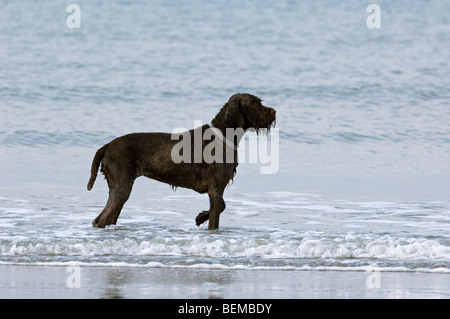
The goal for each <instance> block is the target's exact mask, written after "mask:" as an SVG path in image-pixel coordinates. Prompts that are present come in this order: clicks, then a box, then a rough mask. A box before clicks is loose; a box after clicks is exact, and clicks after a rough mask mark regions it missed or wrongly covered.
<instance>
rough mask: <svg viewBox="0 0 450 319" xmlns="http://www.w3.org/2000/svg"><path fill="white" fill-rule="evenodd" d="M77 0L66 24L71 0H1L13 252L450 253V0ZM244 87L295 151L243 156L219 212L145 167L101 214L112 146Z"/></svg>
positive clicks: (270, 261) (191, 263)
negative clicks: (152, 176)
mask: <svg viewBox="0 0 450 319" xmlns="http://www.w3.org/2000/svg"><path fill="white" fill-rule="evenodd" d="M78 3H79V5H80V7H81V11H82V20H81V28H80V29H69V28H67V26H66V18H67V16H68V15H69V14H68V13H66V10H65V9H66V6H67V4H66V3H64V2H60V1H41V2H39V5H37V4H36V3H35V2H32V1H21V2H20V3H15V2H10V1H0V43H1V45H0V154H1V156H0V216H1V218H0V252H1V255H0V262H2V263H13V264H16V263H17V264H23V263H33V264H65V263H72V262H76V263H80V264H99V265H113V264H115V265H128V266H146V267H193V268H210V267H213V268H214V267H215V268H238V269H241V268H244V269H253V268H258V269H302V270H307V269H319V270H336V269H337V270H355V269H356V270H364V269H366V267H367V266H368V265H377V266H379V267H382V268H383V269H384V270H396V271H420V272H444V273H448V272H449V271H450V236H449V233H450V231H449V230H450V227H449V225H450V203H449V196H450V194H449V192H450V166H449V162H450V161H449V160H448V159H449V158H450V156H449V155H450V126H449V124H448V123H450V111H449V108H448V101H449V98H450V77H449V76H448V74H450V67H449V64H448V61H449V60H450V53H449V52H450V50H449V44H450V21H449V19H448V17H447V12H448V11H449V10H450V6H449V4H448V3H447V2H445V1H438V0H435V1H428V2H419V3H414V4H410V3H409V2H407V1H396V2H395V3H391V2H389V1H380V2H378V4H379V5H380V7H381V10H382V11H381V12H382V13H381V19H382V27H381V29H369V28H367V26H366V18H367V16H368V15H369V14H368V13H366V6H367V5H368V3H361V2H360V1H345V2H338V1H333V2H327V3H322V2H317V1H315V2H312V1H311V2H296V1H277V2H270V1H247V2H241V1H239V2H238V1H235V2H234V1H232V2H214V4H213V3H210V2H207V1H201V0H197V1H189V2H178V1H177V2H166V1H149V2H147V1H137V2H133V3H127V2H124V1H115V2H110V1H100V2H95V3H92V2H88V1H79V2H78ZM236 92H248V93H252V94H255V95H257V96H259V97H261V98H262V99H263V100H264V104H265V105H268V106H272V107H274V108H276V109H277V128H278V129H279V154H278V155H279V167H278V170H277V171H276V172H275V174H269V175H262V174H260V168H261V166H264V165H263V164H262V163H261V162H258V163H242V164H241V165H240V166H239V167H238V174H237V176H236V178H235V182H234V184H232V185H230V186H229V187H228V188H227V190H226V192H225V200H226V202H227V209H226V211H225V212H224V214H223V215H222V218H221V229H220V231H217V232H208V231H207V230H205V229H204V227H202V228H197V227H196V226H195V224H194V218H195V216H196V215H197V214H198V213H199V212H200V211H202V210H203V209H205V207H207V206H208V199H207V197H205V196H203V195H198V194H195V193H194V192H192V191H188V190H183V189H178V190H177V191H176V192H175V193H173V192H172V191H171V190H170V188H169V187H168V186H167V185H163V184H159V183H156V182H153V181H148V180H144V179H139V180H137V182H136V184H135V187H134V191H133V193H132V196H131V198H130V200H129V201H128V203H127V204H126V206H125V208H124V210H123V212H122V215H121V217H120V218H119V221H118V224H117V226H113V227H107V228H106V229H103V230H102V229H93V228H92V227H91V221H92V219H94V218H95V217H96V216H97V215H98V213H99V212H100V211H101V209H102V208H103V205H104V203H105V201H106V196H107V188H106V185H105V182H104V181H103V180H102V179H101V178H100V177H99V178H98V179H97V182H96V184H95V186H94V189H93V190H92V191H91V192H87V191H86V190H85V189H86V188H85V187H86V186H85V185H86V183H87V180H88V177H89V170H90V165H91V161H92V157H93V155H94V154H95V151H96V150H97V149H98V148H99V147H100V146H102V145H103V144H105V143H107V142H109V141H110V140H111V139H112V138H114V137H116V136H120V135H122V134H126V133H129V132H141V131H165V132H171V131H173V130H174V129H176V128H180V127H186V128H192V127H193V126H194V120H202V121H203V122H204V123H207V122H209V121H210V120H211V119H212V118H213V116H214V115H215V114H216V113H217V111H218V109H219V108H220V107H221V106H222V105H223V104H224V103H225V102H226V101H227V100H228V98H229V96H231V95H232V94H234V93H236ZM262 138H265V137H262ZM241 151H242V150H241ZM244 151H245V150H244Z"/></svg>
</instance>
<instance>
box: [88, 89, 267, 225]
mask: <svg viewBox="0 0 450 319" xmlns="http://www.w3.org/2000/svg"><path fill="white" fill-rule="evenodd" d="M275 113H276V111H275V110H274V109H273V108H270V107H265V106H263V105H262V104H261V100H260V99H259V98H257V97H256V96H253V95H250V94H235V95H233V96H232V97H231V98H230V99H229V101H228V102H227V103H226V104H225V105H224V106H223V107H222V109H221V110H220V111H219V113H218V114H217V115H216V117H215V118H214V119H213V120H212V121H211V125H203V126H201V127H198V128H196V129H193V130H190V131H187V132H184V133H180V134H168V133H134V134H128V135H125V136H122V137H118V138H116V139H114V140H113V141H111V142H110V143H108V144H106V145H105V146H103V147H101V148H100V149H99V150H98V151H97V153H96V154H95V157H94V160H93V162H92V168H91V177H90V179H89V183H88V185H87V189H88V190H91V189H92V186H93V185H94V182H95V179H96V177H97V171H98V168H99V166H100V163H101V165H102V166H101V172H103V174H104V175H105V178H106V181H107V183H108V187H109V198H108V201H107V203H106V206H105V208H104V209H103V211H102V212H101V214H100V215H99V216H98V217H97V218H96V219H94V221H93V222H92V225H93V226H94V227H101V228H103V227H105V226H106V225H111V224H116V222H117V219H118V218H119V214H120V211H121V210H122V207H123V205H124V204H125V202H126V201H127V200H128V197H129V196H130V193H131V189H132V187H133V183H134V180H135V179H136V178H137V177H139V176H142V175H143V176H146V177H148V178H152V179H155V180H157V181H160V182H164V183H167V184H170V185H171V186H172V187H173V188H176V187H185V188H190V189H193V190H194V191H196V192H199V193H201V194H203V193H208V195H209V202H210V208H209V210H208V211H203V212H201V213H200V214H198V216H197V218H196V224H197V226H199V225H200V224H202V223H204V222H205V221H207V220H209V224H208V229H217V228H219V214H220V213H222V212H223V210H224V209H225V202H224V200H223V197H222V196H223V192H224V190H225V187H226V186H227V184H228V183H229V181H230V180H232V179H233V177H234V175H235V174H236V167H237V165H238V160H237V146H238V144H239V141H240V139H241V138H242V136H243V134H244V133H245V132H246V131H247V130H253V131H256V132H257V133H258V132H259V131H260V130H262V129H264V130H265V132H268V131H269V130H270V127H271V126H272V125H274V123H275ZM231 129H232V130H234V135H233V136H232V137H231V138H229V137H228V138H227V137H226V136H228V135H229V134H227V135H226V133H227V132H229V131H230V130H231ZM238 129H239V130H238ZM208 130H210V131H211V132H212V134H209V139H208V137H207V136H208V134H206V133H207V131H208ZM211 132H209V133H211ZM236 132H237V133H236ZM212 136H214V138H212ZM198 137H200V140H199V139H198ZM180 138H182V139H183V143H185V144H180V143H181V142H180V141H179V139H180ZM199 141H200V142H199ZM212 141H215V143H214V145H213V144H210V143H212ZM208 144H209V146H208ZM180 145H182V146H183V145H184V146H187V147H184V148H183V147H182V148H181V149H180ZM211 145H212V146H215V147H212V148H211ZM207 147H209V151H210V153H209V157H210V158H209V160H208V159H207V158H205V153H206V148H207ZM180 151H182V153H183V154H182V155H180ZM230 155H231V156H230ZM180 157H181V158H182V159H183V160H182V161H180V160H179V159H180ZM211 158H213V159H214V160H213V161H211Z"/></svg>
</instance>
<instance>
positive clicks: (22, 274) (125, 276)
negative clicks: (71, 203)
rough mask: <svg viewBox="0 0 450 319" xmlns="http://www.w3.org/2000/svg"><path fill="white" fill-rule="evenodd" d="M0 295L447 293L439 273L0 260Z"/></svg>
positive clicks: (447, 283) (449, 282)
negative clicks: (38, 263) (47, 263)
mask: <svg viewBox="0 0 450 319" xmlns="http://www.w3.org/2000/svg"><path fill="white" fill-rule="evenodd" d="M0 298H1V299H114V298H124V299H130V298H133V299H206V298H208V299H211V298H214V299H303V298H308V299H350V298H351V299H390V298H402V299H413V298H426V299H429V298H444V299H448V298H450V276H448V274H442V273H418V272H376V271H373V272H364V271H318V270H254V269H253V270H230V269H226V270H223V269H192V268H150V267H120V266H108V267H104V266H103V267H102V266H77V265H68V266H35V265H17V264H15V265H0Z"/></svg>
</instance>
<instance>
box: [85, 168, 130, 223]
mask: <svg viewBox="0 0 450 319" xmlns="http://www.w3.org/2000/svg"><path fill="white" fill-rule="evenodd" d="M108 164H110V165H109V167H108V165H105V167H102V171H103V172H104V174H105V177H106V181H107V182H108V187H109V197H108V201H107V202H106V205H105V208H103V211H102V212H101V213H100V215H98V216H97V218H96V219H94V220H93V221H92V226H94V227H99V228H104V227H105V226H107V225H115V224H116V222H117V219H118V218H119V215H120V212H121V210H122V208H123V205H124V204H125V202H126V201H127V200H128V198H129V197H130V193H131V190H132V189H133V184H134V178H131V177H130V175H131V174H129V172H130V170H127V169H126V168H125V167H122V169H120V170H119V169H117V168H116V166H115V165H112V163H108ZM131 176H132V175H131Z"/></svg>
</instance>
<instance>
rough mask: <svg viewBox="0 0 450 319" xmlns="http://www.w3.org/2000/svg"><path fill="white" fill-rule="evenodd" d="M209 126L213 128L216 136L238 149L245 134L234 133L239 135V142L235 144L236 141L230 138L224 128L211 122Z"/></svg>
mask: <svg viewBox="0 0 450 319" xmlns="http://www.w3.org/2000/svg"><path fill="white" fill-rule="evenodd" d="M209 127H210V128H211V130H212V131H213V133H214V135H215V136H217V137H218V138H219V139H220V140H221V141H223V142H224V143H225V144H226V145H227V146H228V147H231V148H232V149H234V150H235V151H237V149H238V147H239V142H240V140H241V138H242V136H243V135H233V136H237V144H234V142H233V141H232V140H230V139H228V138H227V137H226V136H225V135H224V134H223V131H224V130H223V129H220V128H218V127H215V126H214V125H213V124H212V123H211V124H209Z"/></svg>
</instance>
